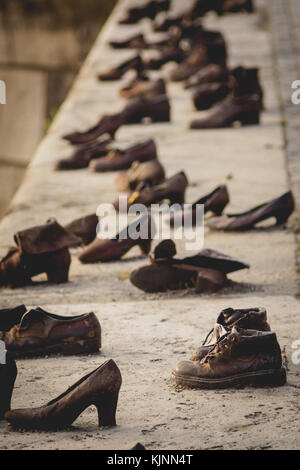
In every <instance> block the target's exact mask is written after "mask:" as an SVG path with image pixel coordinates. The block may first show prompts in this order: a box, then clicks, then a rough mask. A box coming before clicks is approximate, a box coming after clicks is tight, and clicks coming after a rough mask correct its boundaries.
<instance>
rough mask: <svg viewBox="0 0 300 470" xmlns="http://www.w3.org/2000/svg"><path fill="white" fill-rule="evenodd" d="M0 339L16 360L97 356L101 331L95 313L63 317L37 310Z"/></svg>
mask: <svg viewBox="0 0 300 470" xmlns="http://www.w3.org/2000/svg"><path fill="white" fill-rule="evenodd" d="M0 339H1V340H2V341H4V342H5V344H6V348H7V350H8V351H9V353H10V354H11V355H12V357H14V358H20V357H37V356H47V355H49V354H63V355H65V356H68V355H73V354H85V353H96V352H98V351H99V349H100V348H101V327H100V324H99V321H98V319H97V317H96V315H95V314H94V313H88V314H86V315H78V316H76V317H62V316H58V315H53V314H51V313H48V312H45V311H44V310H42V309H41V308H37V309H36V310H30V311H28V312H27V313H25V314H24V315H23V317H22V319H21V322H20V323H19V324H18V325H16V326H14V327H13V328H12V329H11V330H10V331H9V332H1V333H0Z"/></svg>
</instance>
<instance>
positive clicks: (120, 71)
mask: <svg viewBox="0 0 300 470" xmlns="http://www.w3.org/2000/svg"><path fill="white" fill-rule="evenodd" d="M143 68H144V65H143V60H142V58H141V56H140V55H137V56H136V57H133V58H132V59H129V60H127V61H126V62H123V63H122V64H121V65H119V66H118V67H113V68H111V69H110V70H108V71H107V72H104V73H100V74H99V75H98V78H99V80H101V81H111V80H120V79H121V78H122V77H123V75H124V74H125V73H126V72H128V71H129V70H135V71H136V73H137V75H140V73H141V72H142V71H143Z"/></svg>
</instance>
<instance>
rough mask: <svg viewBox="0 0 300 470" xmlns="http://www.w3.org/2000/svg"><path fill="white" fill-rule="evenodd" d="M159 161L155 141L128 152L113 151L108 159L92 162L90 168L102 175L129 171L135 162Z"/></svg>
mask: <svg viewBox="0 0 300 470" xmlns="http://www.w3.org/2000/svg"><path fill="white" fill-rule="evenodd" d="M156 159H157V148H156V144H155V142H154V140H153V139H149V140H146V141H145V142H142V143H140V144H136V145H133V146H132V147H129V148H128V149H126V150H112V151H111V152H109V154H108V155H107V157H104V158H100V159H99V160H98V159H97V160H92V161H91V163H90V168H91V169H92V170H93V171H96V172H99V173H102V172H106V171H120V170H127V169H129V168H130V167H131V165H132V164H133V162H137V161H138V162H147V161H151V160H156Z"/></svg>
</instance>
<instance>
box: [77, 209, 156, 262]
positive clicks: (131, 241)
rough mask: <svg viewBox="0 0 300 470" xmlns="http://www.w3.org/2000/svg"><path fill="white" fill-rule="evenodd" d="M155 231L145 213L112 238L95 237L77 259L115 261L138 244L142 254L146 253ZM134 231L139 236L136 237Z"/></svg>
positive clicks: (148, 216) (82, 260) (83, 260)
mask: <svg viewBox="0 0 300 470" xmlns="http://www.w3.org/2000/svg"><path fill="white" fill-rule="evenodd" d="M133 231H134V232H135V233H134V235H135V236H134V237H133V236H132V232H133ZM155 231H156V230H155V224H154V220H153V219H152V218H151V216H150V215H145V216H143V217H141V218H140V219H139V220H137V221H136V222H134V223H133V224H131V225H129V226H128V227H127V228H126V229H125V230H122V232H120V233H119V234H118V235H116V237H114V238H111V239H106V240H103V239H100V238H96V239H95V240H94V241H93V243H91V244H90V245H89V246H87V247H86V248H85V249H84V250H82V252H81V253H80V256H79V260H80V261H81V262H82V263H83V264H89V263H97V262H99V261H101V262H108V261H116V260H119V259H121V258H122V257H123V256H124V255H125V254H126V253H127V252H128V251H129V250H131V249H132V248H133V247H134V246H139V247H140V250H141V252H142V254H144V255H147V254H149V252H150V249H151V243H152V239H153V238H154V236H155ZM136 233H138V234H140V236H138V237H137V236H136ZM144 234H145V236H144Z"/></svg>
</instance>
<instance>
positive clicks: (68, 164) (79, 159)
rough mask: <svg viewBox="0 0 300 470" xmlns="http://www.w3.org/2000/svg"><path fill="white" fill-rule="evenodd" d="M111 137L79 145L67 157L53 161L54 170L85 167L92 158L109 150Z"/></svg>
mask: <svg viewBox="0 0 300 470" xmlns="http://www.w3.org/2000/svg"><path fill="white" fill-rule="evenodd" d="M111 144H112V140H111V139H106V138H104V139H102V140H100V141H95V142H92V143H90V144H84V145H81V146H79V148H78V149H77V150H75V151H74V152H73V154H72V155H71V156H70V157H69V158H64V159H61V160H58V161H57V162H56V163H55V169H56V170H81V169H82V168H87V167H88V166H89V163H90V161H91V160H92V159H93V158H100V157H103V156H104V155H106V154H107V153H108V152H109V149H110V146H111Z"/></svg>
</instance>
